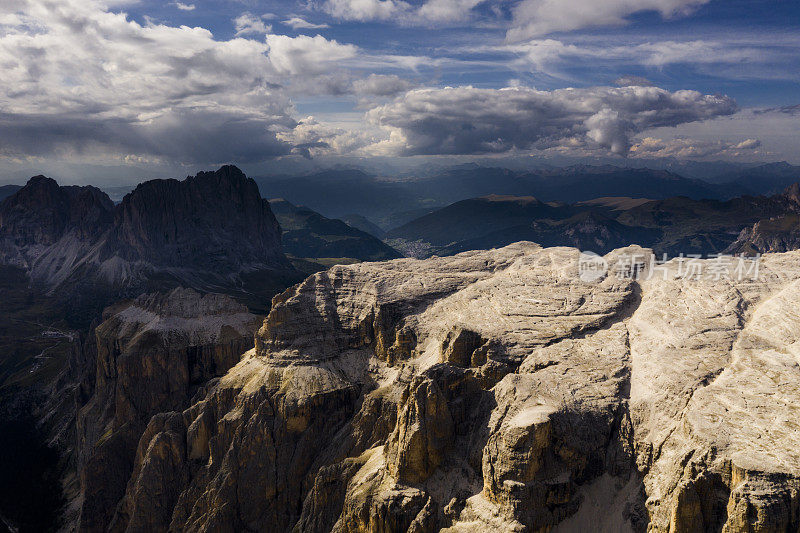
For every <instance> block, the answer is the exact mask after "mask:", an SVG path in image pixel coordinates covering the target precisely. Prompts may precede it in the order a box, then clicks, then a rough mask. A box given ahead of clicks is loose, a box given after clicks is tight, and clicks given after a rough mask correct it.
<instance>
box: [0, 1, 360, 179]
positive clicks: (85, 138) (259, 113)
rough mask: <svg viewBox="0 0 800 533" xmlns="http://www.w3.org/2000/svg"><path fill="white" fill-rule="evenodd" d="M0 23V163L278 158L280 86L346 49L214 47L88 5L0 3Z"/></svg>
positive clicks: (327, 64) (277, 41)
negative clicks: (52, 158)
mask: <svg viewBox="0 0 800 533" xmlns="http://www.w3.org/2000/svg"><path fill="white" fill-rule="evenodd" d="M0 20H2V21H3V24H4V25H3V30H2V32H0V64H2V65H3V76H2V77H0V102H2V105H0V156H5V157H12V156H13V157H18V158H24V157H27V156H42V157H47V156H48V155H58V156H63V157H72V158H86V157H89V156H90V155H91V157H100V156H103V157H105V156H107V157H109V158H115V157H118V156H120V154H122V155H125V154H130V155H136V156H139V157H147V156H157V157H161V158H165V159H172V160H174V161H177V162H203V163H216V162H226V161H232V160H239V161H242V162H244V161H248V160H264V159H267V158H270V157H274V156H276V155H282V154H286V153H289V152H290V151H291V150H292V148H293V147H292V146H291V145H289V144H287V143H286V141H283V140H281V139H279V138H278V133H281V132H286V131H291V130H292V129H293V128H295V126H296V125H297V122H296V119H295V118H293V115H294V113H295V108H294V105H293V103H292V101H291V99H290V97H289V93H288V91H287V89H286V87H287V86H292V85H295V86H300V87H303V86H306V85H313V84H314V80H316V79H326V80H327V79H328V78H327V77H329V76H331V72H332V71H333V70H334V69H335V68H336V67H337V66H338V63H337V61H339V60H340V59H342V58H347V57H352V56H353V55H355V54H356V53H357V48H355V47H352V46H350V45H341V44H339V43H336V42H335V41H329V40H327V39H325V38H323V37H320V36H317V37H314V38H311V37H306V36H301V37H297V38H292V37H288V36H276V35H270V36H268V37H267V38H266V39H264V40H254V39H245V38H240V37H237V38H233V39H230V40H227V41H226V40H217V39H215V38H214V36H213V35H212V34H211V32H210V31H208V30H206V29H203V28H190V27H187V26H180V27H173V26H169V25H166V24H158V23H154V22H152V21H150V22H147V23H146V24H140V23H138V22H135V21H133V20H130V19H129V18H128V17H127V16H126V15H125V14H124V13H114V12H110V11H109V10H108V8H107V7H106V4H103V3H101V2H99V1H94V0H60V1H59V8H58V9H52V4H51V3H50V2H49V1H47V0H15V3H13V5H11V4H9V3H0ZM240 29H241V28H240ZM259 31H261V29H259ZM348 83H349V80H348Z"/></svg>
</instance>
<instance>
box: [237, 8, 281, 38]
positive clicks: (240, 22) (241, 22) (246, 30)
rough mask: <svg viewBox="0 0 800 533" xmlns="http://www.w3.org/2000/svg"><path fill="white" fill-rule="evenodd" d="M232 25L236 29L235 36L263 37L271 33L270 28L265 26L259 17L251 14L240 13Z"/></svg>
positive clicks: (267, 25)
mask: <svg viewBox="0 0 800 533" xmlns="http://www.w3.org/2000/svg"><path fill="white" fill-rule="evenodd" d="M233 25H234V27H235V28H236V36H237V37H241V36H243V35H264V34H267V33H269V32H271V31H272V26H270V25H269V24H266V23H265V22H264V21H263V20H262V18H261V17H257V16H256V15H253V14H252V13H242V14H241V15H239V16H238V17H236V18H235V19H233Z"/></svg>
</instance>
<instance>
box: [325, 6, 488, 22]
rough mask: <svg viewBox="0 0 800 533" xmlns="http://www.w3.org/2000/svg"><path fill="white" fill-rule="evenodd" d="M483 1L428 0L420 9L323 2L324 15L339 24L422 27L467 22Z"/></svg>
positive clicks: (418, 7) (415, 7) (416, 7)
mask: <svg viewBox="0 0 800 533" xmlns="http://www.w3.org/2000/svg"><path fill="white" fill-rule="evenodd" d="M484 2H486V0H427V1H426V2H423V3H422V4H421V5H419V6H415V5H412V4H411V3H409V2H405V1H403V0H326V1H325V2H324V3H323V4H322V9H323V11H325V12H327V13H328V14H330V15H332V16H333V17H336V18H338V19H342V20H354V21H360V22H366V21H376V20H377V21H387V20H393V21H396V22H399V23H401V24H409V25H423V26H429V25H431V24H441V23H445V24H446V23H454V22H462V21H466V20H469V19H470V17H471V15H472V10H473V9H474V8H475V7H477V6H478V5H480V4H483V3H484Z"/></svg>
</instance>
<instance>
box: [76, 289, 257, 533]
mask: <svg viewBox="0 0 800 533" xmlns="http://www.w3.org/2000/svg"><path fill="white" fill-rule="evenodd" d="M104 318H105V320H104V321H103V322H102V323H101V324H100V325H99V326H97V328H96V329H95V337H96V345H97V349H96V353H97V359H96V367H95V372H94V375H95V379H94V383H93V393H92V396H91V397H90V398H89V400H88V401H87V402H86V404H85V405H83V406H82V408H81V409H80V412H79V414H78V421H77V431H78V450H79V454H78V463H79V464H78V469H79V473H80V476H81V487H82V500H83V501H82V508H81V512H80V528H81V529H82V530H86V531H90V530H102V529H105V528H106V527H108V526H109V524H110V521H111V519H112V518H113V516H114V509H115V507H116V506H117V503H118V501H119V500H120V499H121V498H122V496H123V495H124V493H125V490H126V486H127V484H128V480H129V478H130V476H131V475H132V473H133V464H134V460H135V457H136V447H137V443H138V442H139V441H140V439H141V438H146V437H147V435H148V433H147V432H146V431H145V430H146V429H147V428H148V424H149V422H150V419H151V417H153V416H154V415H157V414H159V413H160V412H162V411H170V410H182V409H185V408H186V407H188V406H189V405H191V404H192V403H194V400H193V398H194V397H195V396H200V397H202V396H203V395H204V394H205V387H206V386H208V383H209V381H210V380H212V379H214V378H217V377H219V376H222V375H224V374H225V373H226V372H227V371H228V370H229V369H230V368H231V367H233V366H234V365H236V364H237V363H238V362H239V360H240V358H241V354H242V353H243V352H245V351H246V350H248V349H249V348H250V347H252V346H253V334H254V332H255V330H256V329H257V327H258V324H259V323H260V321H261V319H260V317H258V316H256V315H253V314H251V313H249V312H248V311H247V308H245V307H244V306H242V305H241V304H238V303H236V302H235V301H234V300H232V299H231V298H230V297H228V296H223V295H219V294H206V295H201V294H200V293H198V292H196V291H194V290H191V289H175V290H173V291H171V292H169V293H166V294H148V295H143V296H140V297H138V298H136V299H135V300H133V301H131V302H123V303H120V304H117V305H115V306H113V307H110V308H108V309H107V310H106V312H105V316H104ZM168 420H169V419H164V421H163V423H164V424H166V423H167V421H168ZM173 425H174V424H173ZM170 427H172V426H170ZM143 434H144V437H143ZM155 512H156V511H155V510H154V509H150V510H149V511H148V513H149V514H153V513H155Z"/></svg>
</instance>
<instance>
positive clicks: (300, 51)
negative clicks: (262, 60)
mask: <svg viewBox="0 0 800 533" xmlns="http://www.w3.org/2000/svg"><path fill="white" fill-rule="evenodd" d="M267 47H268V49H269V57H270V61H271V63H272V65H273V66H274V67H275V69H277V71H278V72H280V73H281V74H284V75H303V76H307V75H314V74H323V73H325V72H327V71H329V70H331V69H333V68H335V67H336V65H337V63H338V62H340V61H343V60H345V59H350V58H353V57H355V56H356V54H357V52H358V48H357V47H356V46H353V45H351V44H340V43H338V42H336V41H329V40H328V39H326V38H325V37H322V36H321V35H315V36H314V37H309V36H307V35H299V36H297V37H289V36H287V35H267Z"/></svg>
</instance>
